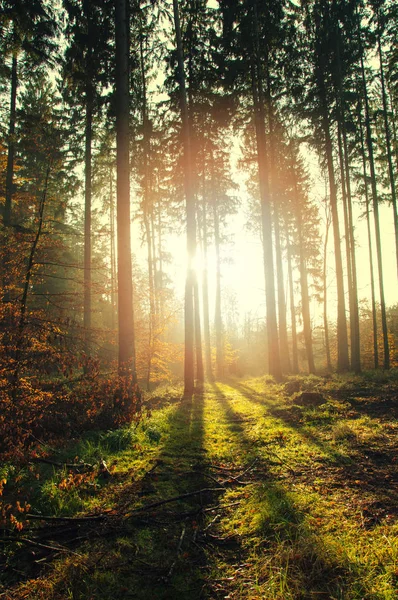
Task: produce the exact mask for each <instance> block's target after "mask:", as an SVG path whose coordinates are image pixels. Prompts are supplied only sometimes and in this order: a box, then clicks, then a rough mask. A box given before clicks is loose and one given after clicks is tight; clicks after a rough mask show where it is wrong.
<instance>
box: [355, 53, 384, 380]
mask: <svg viewBox="0 0 398 600" xmlns="http://www.w3.org/2000/svg"><path fill="white" fill-rule="evenodd" d="M361 73H362V87H363V97H364V100H365V127H366V143H367V146H368V156H369V166H370V178H371V189H372V199H373V216H374V224H375V235H376V253H377V266H378V271H379V292H380V308H381V325H382V331H383V350H384V368H385V369H389V368H390V349H389V344H388V329H387V313H386V303H385V298H384V282H383V259H382V252H381V234H380V218H379V201H378V197H377V184H376V170H375V164H374V155H373V140H372V129H371V125H370V110H369V99H368V90H367V84H366V76H365V67H364V63H363V56H362V55H361Z"/></svg>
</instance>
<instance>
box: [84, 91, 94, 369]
mask: <svg viewBox="0 0 398 600" xmlns="http://www.w3.org/2000/svg"><path fill="white" fill-rule="evenodd" d="M92 125H93V93H92V86H91V81H89V82H88V84H87V88H86V127H85V172H84V177H85V187H84V311H83V315H84V317H83V322H84V351H85V353H86V356H87V357H89V356H90V354H91V171H92V169H91V162H92V161H91V158H92V151H91V144H92Z"/></svg>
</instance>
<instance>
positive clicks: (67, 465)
mask: <svg viewBox="0 0 398 600" xmlns="http://www.w3.org/2000/svg"><path fill="white" fill-rule="evenodd" d="M30 462H36V463H38V462H40V463H44V464H46V465H52V466H54V467H58V468H60V469H62V468H64V467H65V468H66V469H82V468H83V469H93V468H94V465H92V464H90V463H60V462H57V461H55V460H50V459H49V458H41V457H39V456H38V457H35V458H32V459H31V460H30Z"/></svg>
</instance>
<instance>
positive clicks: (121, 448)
mask: <svg viewBox="0 0 398 600" xmlns="http://www.w3.org/2000/svg"><path fill="white" fill-rule="evenodd" d="M396 388H397V377H396V374H395V373H393V374H392V375H391V376H386V375H384V374H383V377H379V376H375V375H373V374H367V375H366V376H365V377H364V378H358V377H350V376H344V377H333V378H331V379H324V378H321V377H314V376H312V377H294V378H293V377H291V378H288V380H287V381H286V382H285V383H284V384H276V383H275V382H274V381H273V380H272V379H270V378H259V379H252V380H246V381H240V380H233V381H232V380H231V381H229V382H228V381H226V382H224V383H217V384H213V385H210V384H209V385H206V388H205V392H204V394H203V396H196V397H194V398H193V400H192V401H190V400H188V401H183V402H179V401H178V400H176V399H177V397H178V394H179V393H180V390H176V389H173V390H169V391H168V390H163V392H161V393H159V391H158V392H157V398H155V399H154V401H153V402H152V401H151V402H152V404H151V406H152V408H151V413H150V414H148V415H147V416H145V417H144V418H143V420H142V422H141V423H140V424H139V425H138V426H134V427H132V428H125V429H121V430H118V431H111V432H100V433H96V434H91V435H90V436H87V437H86V438H85V439H82V440H81V441H79V442H78V443H76V444H75V445H73V446H71V447H69V448H68V449H67V450H65V452H64V454H63V455H62V456H57V457H56V459H57V460H64V461H70V460H71V459H72V458H75V457H78V459H79V460H82V461H84V462H87V463H92V464H94V465H97V464H98V463H99V461H100V460H105V461H106V463H107V464H108V467H109V468H110V470H111V472H112V476H111V477H110V478H103V477H101V475H100V473H99V472H98V469H95V470H94V472H93V474H92V475H90V476H87V477H84V478H83V480H82V481H81V482H80V483H79V482H76V484H74V483H73V481H71V483H70V485H69V484H68V477H70V474H69V471H68V469H64V470H60V469H56V468H53V467H50V466H46V465H39V464H36V465H34V466H33V467H31V468H30V470H29V469H25V471H24V472H23V473H22V474H21V473H19V475H18V474H17V473H16V472H15V473H12V469H11V470H10V469H9V470H8V471H7V473H6V475H5V477H8V478H9V483H8V484H7V486H8V487H9V490H8V491H7V486H6V492H7V493H8V495H9V496H10V495H12V493H13V494H14V496H15V494H16V489H17V485H18V483H17V482H16V481H15V480H16V479H18V477H20V479H19V485H20V486H21V487H22V489H23V490H25V491H26V489H27V488H29V486H30V487H32V490H31V492H30V499H29V501H30V502H31V505H32V506H31V509H30V510H31V512H36V513H41V514H52V515H57V514H58V515H60V514H62V515H76V514H86V513H93V512H94V513H95V512H102V511H106V510H108V511H111V512H110V514H112V515H118V514H119V515H120V514H125V515H126V514H127V515H130V517H128V518H126V519H125V520H124V521H122V522H119V521H115V523H114V525H111V526H108V527H109V528H108V529H106V535H102V534H101V527H100V526H99V527H98V531H97V535H92V536H90V537H89V539H88V540H86V541H82V542H81V543H79V544H77V545H72V549H73V551H74V552H75V554H70V555H63V556H61V555H58V557H57V558H56V560H54V561H53V562H52V563H51V568H49V567H47V569H46V571H45V575H44V576H43V575H42V576H41V577H39V578H38V577H37V575H38V573H35V574H34V576H33V577H32V576H31V573H30V572H29V569H27V570H26V573H27V575H26V577H28V578H30V580H29V581H27V582H23V581H22V579H23V578H21V577H20V582H19V583H18V575H17V574H16V573H15V572H14V571H13V568H14V567H15V563H14V562H13V560H14V558H13V554H12V552H11V551H10V555H9V565H10V572H11V575H10V573H6V576H5V579H4V585H9V586H10V585H11V584H12V585H13V590H14V591H13V595H10V598H15V599H16V598H24V597H25V598H32V600H35V599H39V598H42V599H54V600H55V599H61V598H74V599H75V598H82V599H83V598H101V599H102V598H103V599H108V598H109V599H112V598H119V597H120V598H136V599H137V600H150V599H151V600H152V599H159V600H163V599H164V600H166V599H170V600H174V599H182V600H185V599H186V600H190V599H192V600H195V599H198V600H199V598H228V599H230V600H232V599H234V600H240V599H242V600H244V599H247V600H256V599H262V600H288V599H292V600H293V599H295V600H305V599H309V600H310V599H317V598H328V599H331V600H360V599H366V600H394V599H396V598H397V597H398V596H397V592H396V590H397V587H398V525H397V513H396V506H397V504H396V500H397V498H396V495H395V496H394V492H393V489H394V488H393V479H394V476H395V470H396V467H395V469H394V458H393V457H394V455H395V456H396V450H397V437H396V436H397V431H398V427H397V423H396V421H394V420H393V418H392V412H391V410H390V409H391V407H390V406H387V407H385V408H383V407H384V404H383V402H384V401H385V397H386V395H385V393H386V391H387V392H388V393H390V392H393V391H394V390H396ZM302 391H316V392H319V393H321V394H322V395H323V399H324V402H322V403H321V404H319V405H318V406H311V405H309V406H308V405H306V406H303V405H301V404H300V402H299V401H298V400H299V394H300V393H301V392H302ZM394 452H395V454H394ZM395 460H396V459H395ZM4 472H5V471H4ZM1 473H3V471H2V472H1ZM1 473H0V479H1V477H3V475H1ZM37 476H39V478H38V479H37ZM234 478H235V479H234ZM237 480H238V481H237ZM65 482H66V483H65ZM242 482H243V483H242ZM221 485H223V486H224V488H225V489H223V490H222V491H214V492H211V493H205V494H203V497H202V496H201V497H198V496H193V497H188V498H182V499H181V500H180V501H179V502H173V503H168V504H165V505H162V506H159V507H157V508H155V509H153V510H151V511H149V512H143V513H139V514H137V515H135V513H134V510H136V509H137V508H139V507H144V506H148V505H149V504H151V503H154V502H157V501H161V500H164V499H169V498H172V497H175V496H180V495H183V494H186V493H189V492H191V491H193V490H198V489H202V488H209V487H211V488H216V487H220V486H221ZM33 533H34V532H32V531H30V530H29V534H30V535H33ZM14 550H15V548H14ZM15 556H16V555H15ZM25 560H27V559H26V557H25ZM19 569H20V567H19ZM0 591H1V590H0Z"/></svg>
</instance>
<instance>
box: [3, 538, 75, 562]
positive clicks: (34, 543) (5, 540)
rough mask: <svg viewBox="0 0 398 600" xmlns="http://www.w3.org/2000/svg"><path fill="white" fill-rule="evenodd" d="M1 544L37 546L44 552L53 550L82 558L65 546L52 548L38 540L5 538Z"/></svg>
mask: <svg viewBox="0 0 398 600" xmlns="http://www.w3.org/2000/svg"><path fill="white" fill-rule="evenodd" d="M0 542H22V543H24V544H29V545H31V546H36V547H37V548H43V549H44V550H51V551H52V552H54V551H55V552H67V553H69V554H74V555H75V556H79V557H80V556H81V555H80V554H78V553H77V552H73V550H69V548H66V547H65V546H50V545H48V544H42V543H41V542H37V541H36V540H31V539H29V538H25V537H11V536H10V537H5V538H4V537H3V538H1V539H0Z"/></svg>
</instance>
